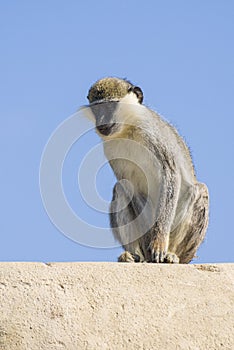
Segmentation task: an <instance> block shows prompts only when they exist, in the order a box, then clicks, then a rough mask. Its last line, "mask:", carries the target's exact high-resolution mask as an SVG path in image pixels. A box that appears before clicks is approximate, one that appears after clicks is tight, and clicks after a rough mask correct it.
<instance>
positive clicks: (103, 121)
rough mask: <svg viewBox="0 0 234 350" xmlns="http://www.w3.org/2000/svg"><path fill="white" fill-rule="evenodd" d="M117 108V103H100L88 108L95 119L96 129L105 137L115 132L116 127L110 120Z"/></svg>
mask: <svg viewBox="0 0 234 350" xmlns="http://www.w3.org/2000/svg"><path fill="white" fill-rule="evenodd" d="M117 106H118V102H101V103H96V104H93V105H91V106H90V108H91V110H92V112H93V114H94V116H95V119H96V128H97V130H98V131H99V132H100V133H101V134H103V135H105V136H108V135H111V134H113V133H114V132H115V131H117V128H118V125H117V124H116V123H115V121H114V120H111V116H113V114H114V112H115V110H116V108H117Z"/></svg>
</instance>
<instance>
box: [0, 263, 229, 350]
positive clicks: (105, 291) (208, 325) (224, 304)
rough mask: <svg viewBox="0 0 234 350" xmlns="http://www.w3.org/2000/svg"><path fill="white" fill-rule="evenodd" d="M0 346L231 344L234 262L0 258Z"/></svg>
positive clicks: (195, 348)
mask: <svg viewBox="0 0 234 350" xmlns="http://www.w3.org/2000/svg"><path fill="white" fill-rule="evenodd" d="M0 305H1V312H0V349H1V350H22V349H23V350H39V349H40V350H41V349H42V350H44V349H45V350H65V349H66V350H77V349H82V350H83V349H87V350H98V349H101V350H105V349H111V350H113V349H114V350H115V349H116V350H120V349H128V350H129V349H134V350H138V349H144V350H148V349H149V350H151V349H160V350H167V349H168V350H170V349H173V350H175V349H184V350H189V349H192V350H206V349H209V350H211V349H214V350H217V349H223V350H227V349H230V350H231V349H234V347H233V346H234V264H212V265H209V264H207V265H167V264H165V265H164V264H123V263H52V264H43V263H0Z"/></svg>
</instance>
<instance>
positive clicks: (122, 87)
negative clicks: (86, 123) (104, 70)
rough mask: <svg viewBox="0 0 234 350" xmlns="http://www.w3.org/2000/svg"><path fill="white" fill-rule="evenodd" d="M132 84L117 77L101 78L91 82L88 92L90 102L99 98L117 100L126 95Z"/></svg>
mask: <svg viewBox="0 0 234 350" xmlns="http://www.w3.org/2000/svg"><path fill="white" fill-rule="evenodd" d="M131 87H132V84H131V83H130V82H129V81H127V80H123V79H119V78H103V79H100V80H98V81H97V82H96V83H95V84H93V85H92V86H91V88H90V90H89V93H88V100H89V102H90V103H93V102H96V101H100V100H119V99H121V98H123V97H124V96H126V95H127V93H128V91H129V89H130V88H131Z"/></svg>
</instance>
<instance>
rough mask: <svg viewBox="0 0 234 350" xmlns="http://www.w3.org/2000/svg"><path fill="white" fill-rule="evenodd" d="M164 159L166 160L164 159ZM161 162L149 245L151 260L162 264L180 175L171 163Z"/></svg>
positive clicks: (173, 214) (178, 188)
mask: <svg viewBox="0 0 234 350" xmlns="http://www.w3.org/2000/svg"><path fill="white" fill-rule="evenodd" d="M165 159H166V158H165ZM165 159H164V161H163V163H162V164H163V169H162V178H161V184H160V194H159V199H158V203H157V205H156V218H155V224H154V226H153V227H152V228H151V234H150V236H151V237H152V240H151V243H150V251H151V260H152V261H154V262H156V263H161V262H164V261H165V259H166V256H167V253H168V244H169V235H170V231H171V226H172V223H173V220H174V217H175V214H176V207H177V202H178V198H179V191H180V182H181V181H180V174H178V172H177V171H176V169H175V167H174V164H172V163H173V162H170V161H169V159H168V160H166V161H165Z"/></svg>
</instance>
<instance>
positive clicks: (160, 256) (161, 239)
mask: <svg viewBox="0 0 234 350" xmlns="http://www.w3.org/2000/svg"><path fill="white" fill-rule="evenodd" d="M149 248H150V251H151V261H152V262H155V263H163V262H165V259H166V256H167V249H168V237H167V236H163V235H160V236H156V237H154V239H153V240H152V241H151V243H150V246H149Z"/></svg>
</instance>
